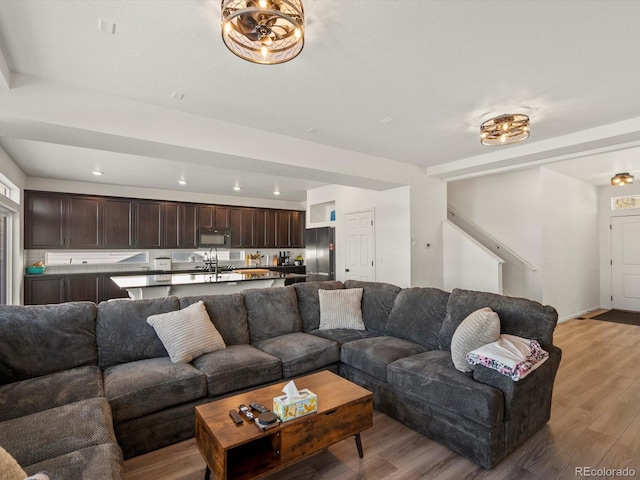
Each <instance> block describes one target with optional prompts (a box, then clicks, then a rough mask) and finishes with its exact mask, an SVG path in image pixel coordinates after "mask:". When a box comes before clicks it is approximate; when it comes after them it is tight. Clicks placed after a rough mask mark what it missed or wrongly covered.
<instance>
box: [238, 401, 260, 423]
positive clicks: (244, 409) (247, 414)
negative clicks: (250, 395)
mask: <svg viewBox="0 0 640 480" xmlns="http://www.w3.org/2000/svg"><path fill="white" fill-rule="evenodd" d="M238 410H240V411H241V412H242V413H244V415H245V417H247V418H248V419H249V420H253V419H254V418H256V417H255V415H254V414H253V413H251V410H249V407H247V406H246V405H245V404H244V403H243V404H241V405H238Z"/></svg>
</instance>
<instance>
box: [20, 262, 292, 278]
mask: <svg viewBox="0 0 640 480" xmlns="http://www.w3.org/2000/svg"><path fill="white" fill-rule="evenodd" d="M303 267H304V265H301V266H295V265H279V266H277V267H276V266H267V267H233V270H244V269H253V268H264V269H271V268H274V269H275V268H278V269H281V268H284V269H288V268H291V269H294V268H295V269H298V268H303ZM230 272H231V271H225V272H222V273H230ZM183 273H195V274H198V273H209V272H205V271H203V270H196V269H188V270H152V269H150V270H143V269H137V270H117V271H108V270H106V271H104V272H52V273H49V272H47V271H46V270H45V271H44V273H40V274H32V273H25V275H24V276H25V277H42V276H55V275H59V276H68V275H111V276H119V277H120V276H130V275H134V276H140V275H166V274H171V275H174V274H183Z"/></svg>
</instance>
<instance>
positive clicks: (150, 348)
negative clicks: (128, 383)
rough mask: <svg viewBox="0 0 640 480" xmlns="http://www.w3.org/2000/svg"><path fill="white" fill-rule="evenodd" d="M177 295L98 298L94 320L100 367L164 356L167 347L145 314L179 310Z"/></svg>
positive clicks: (148, 315)
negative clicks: (116, 298) (142, 298)
mask: <svg viewBox="0 0 640 480" xmlns="http://www.w3.org/2000/svg"><path fill="white" fill-rule="evenodd" d="M178 308H179V303H178V298H177V297H163V298H153V299H150V300H128V299H118V300H109V301H107V302H100V304H99V305H98V316H97V323H96V340H97V342H98V365H99V366H100V367H102V368H105V367H109V366H111V365H117V364H119V363H126V362H135V361H136V360H144V359H146V358H156V357H166V356H167V350H166V349H165V348H164V345H162V342H161V341H160V339H159V338H158V335H156V332H155V330H154V329H153V327H152V326H151V325H149V324H148V323H147V318H149V317H150V316H151V315H157V314H159V313H167V312H172V311H174V310H178Z"/></svg>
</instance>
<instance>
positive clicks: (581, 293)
mask: <svg viewBox="0 0 640 480" xmlns="http://www.w3.org/2000/svg"><path fill="white" fill-rule="evenodd" d="M448 187H449V189H448V201H449V204H450V205H451V206H452V207H453V208H454V209H455V210H457V211H459V212H460V213H462V214H463V215H464V216H465V217H466V218H468V219H469V220H471V221H472V222H473V223H475V224H476V225H478V226H479V227H480V228H482V229H483V230H485V231H486V232H488V233H489V234H490V235H492V236H493V237H494V238H496V239H497V240H499V241H500V242H501V243H503V244H504V245H506V246H507V247H509V248H510V249H511V250H513V251H514V252H516V253H517V254H518V255H520V256H522V257H523V258H524V259H525V260H527V261H528V262H529V263H531V264H533V265H534V266H535V267H537V271H536V272H531V275H530V277H531V279H529V280H531V281H529V280H527V281H526V282H525V281H524V280H522V282H523V284H522V288H523V289H524V291H526V292H528V293H527V294H526V295H525V296H526V297H528V298H531V299H533V300H537V301H540V302H542V303H545V304H549V305H553V306H554V307H555V308H556V309H557V310H558V315H559V317H560V319H566V318H571V317H573V316H576V315H580V314H582V313H584V312H586V311H588V310H590V309H593V308H596V307H597V303H598V298H599V285H598V280H597V279H598V250H599V246H598V243H599V242H598V214H597V211H598V201H597V189H596V187H594V186H593V185H590V184H587V183H584V182H582V181H579V180H576V179H573V178H570V177H567V176H565V175H562V174H559V173H557V172H553V171H550V170H547V169H545V168H532V169H527V170H521V171H516V172H510V173H504V174H500V175H491V176H486V177H479V178H475V179H469V180H463V181H459V182H452V183H450V184H449V186H448ZM503 273H504V277H505V278H504V282H505V284H506V275H507V270H506V269H505V270H504V272H503Z"/></svg>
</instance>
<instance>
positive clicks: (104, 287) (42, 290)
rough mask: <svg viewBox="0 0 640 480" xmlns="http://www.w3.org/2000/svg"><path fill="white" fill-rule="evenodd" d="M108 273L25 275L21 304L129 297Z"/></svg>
mask: <svg viewBox="0 0 640 480" xmlns="http://www.w3.org/2000/svg"><path fill="white" fill-rule="evenodd" d="M110 277H111V274H100V273H89V274H73V275H42V276H26V277H24V304H25V305H46V304H49V303H63V302H83V301H89V302H95V303H100V302H101V301H103V300H110V299H112V298H128V294H127V292H126V290H122V289H121V288H120V287H118V286H117V285H116V284H115V283H114V282H113V281H112V280H111V278H110Z"/></svg>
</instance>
